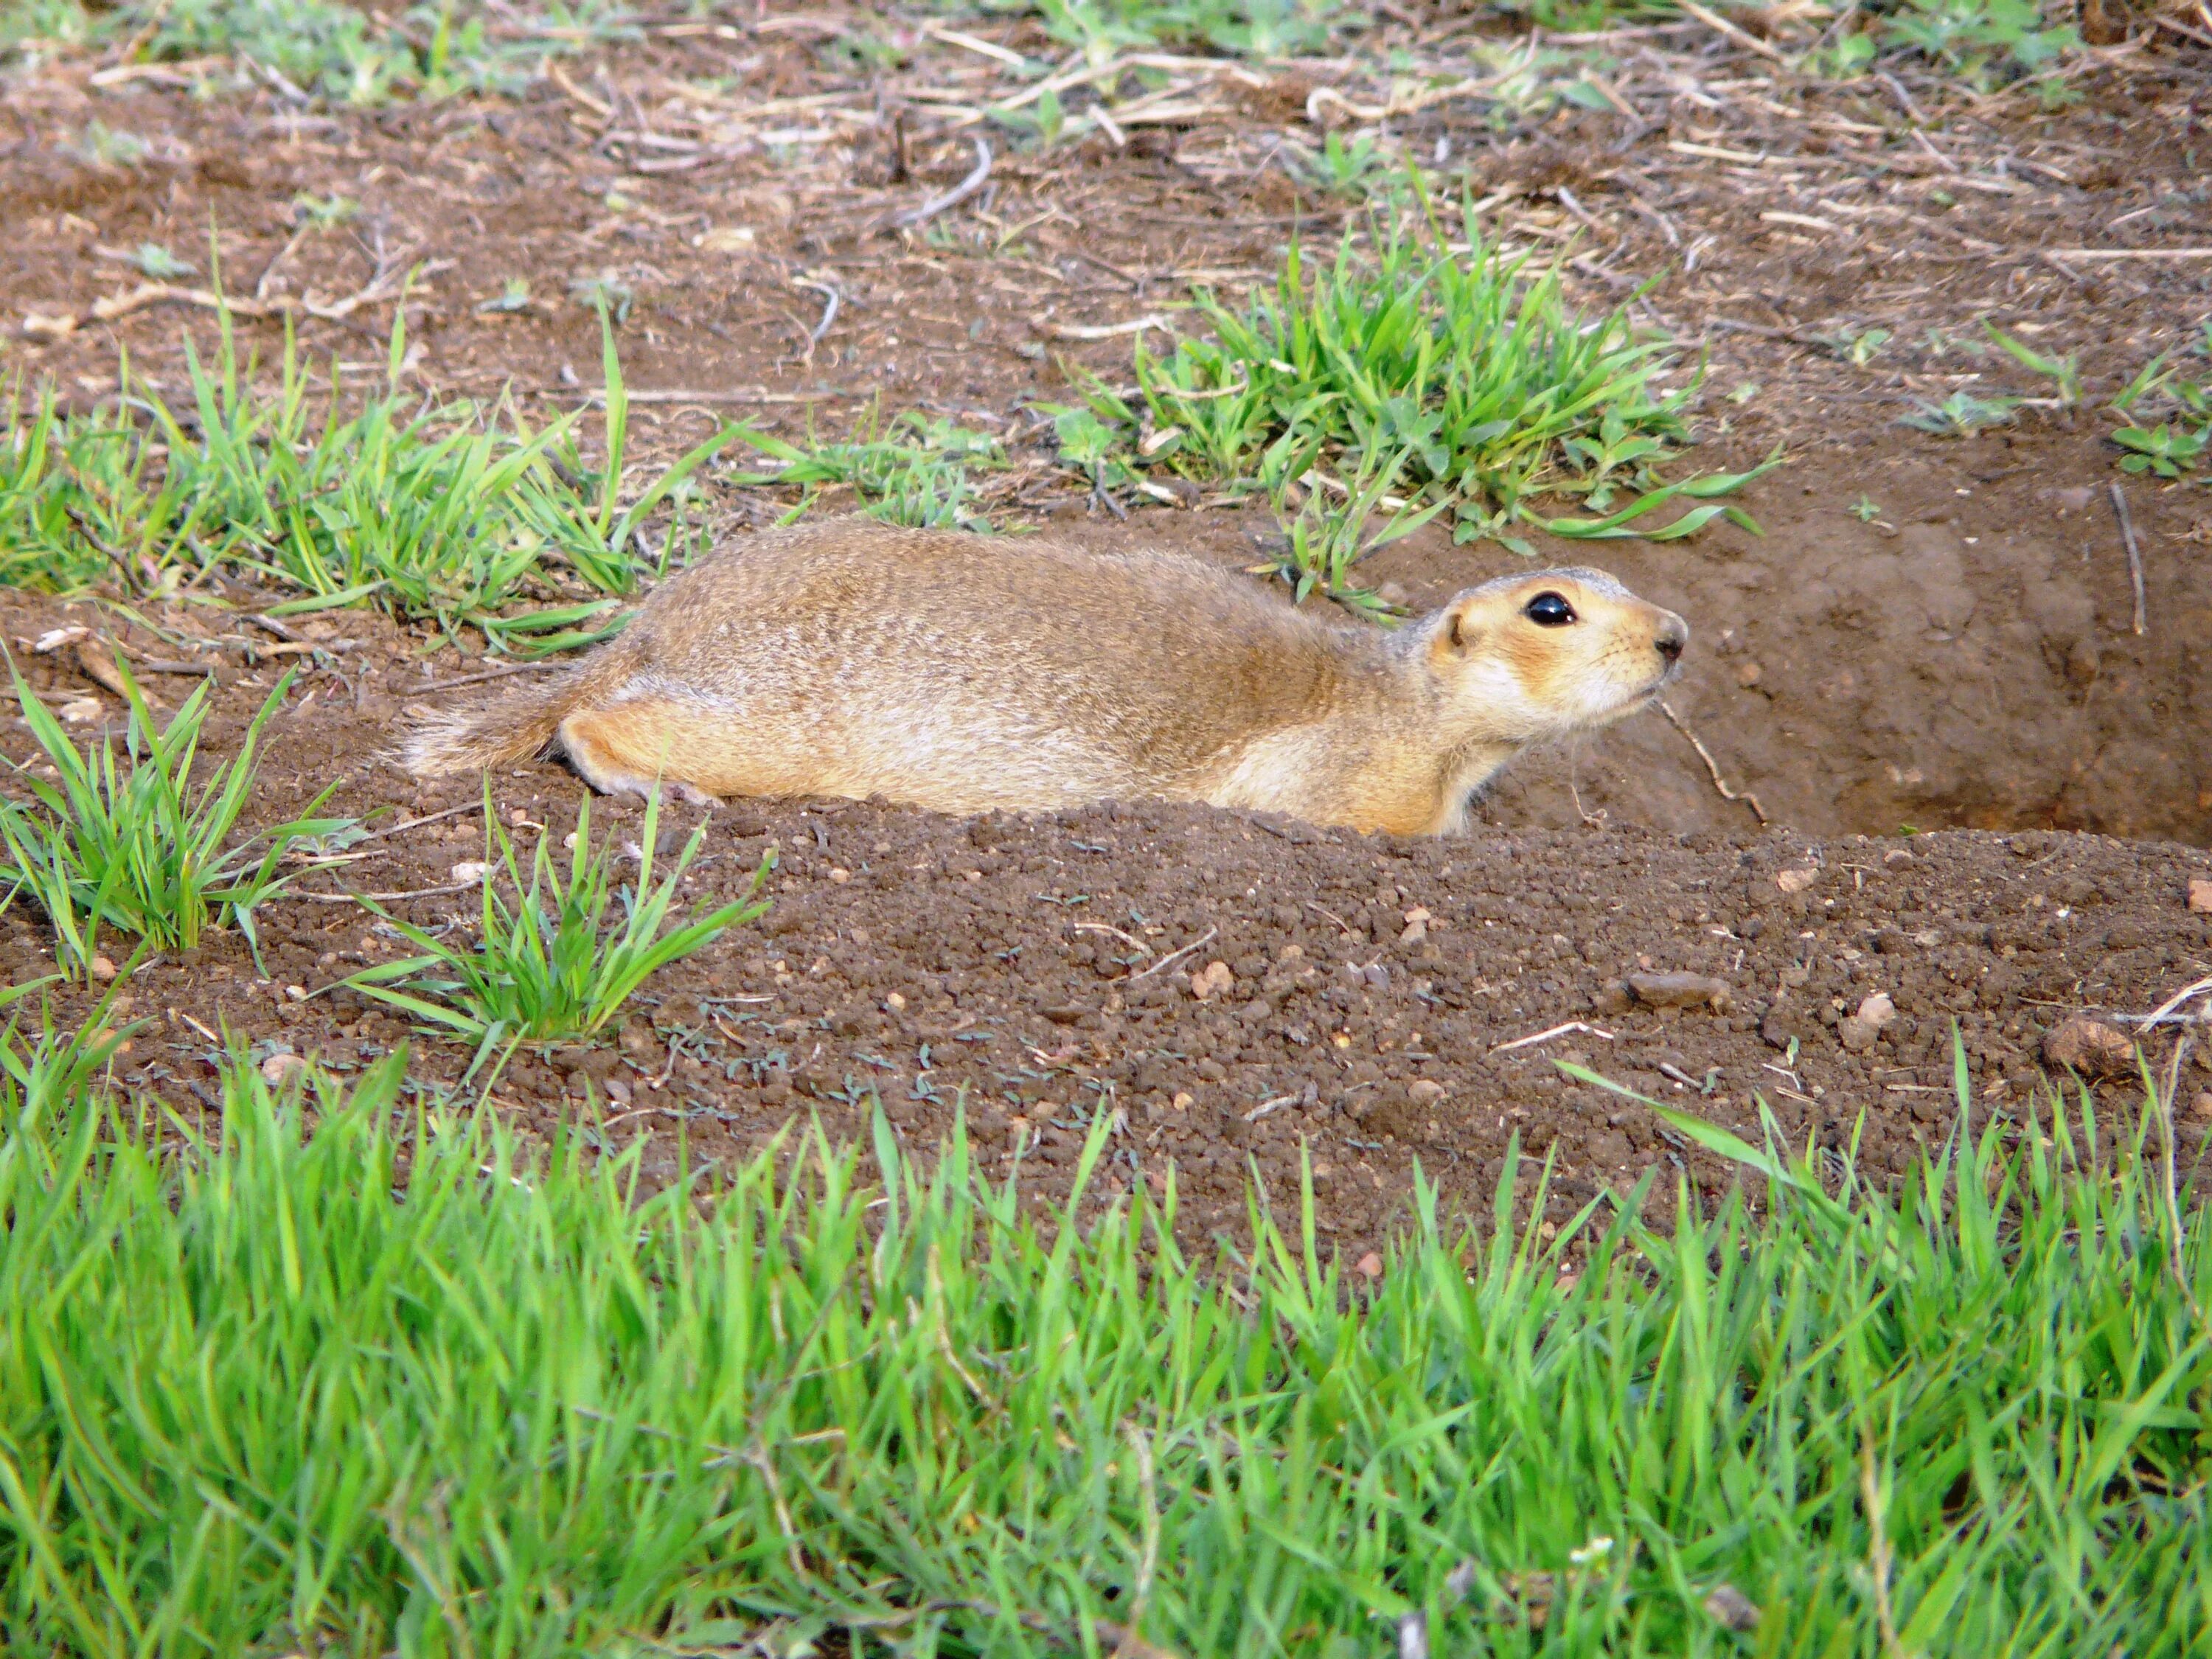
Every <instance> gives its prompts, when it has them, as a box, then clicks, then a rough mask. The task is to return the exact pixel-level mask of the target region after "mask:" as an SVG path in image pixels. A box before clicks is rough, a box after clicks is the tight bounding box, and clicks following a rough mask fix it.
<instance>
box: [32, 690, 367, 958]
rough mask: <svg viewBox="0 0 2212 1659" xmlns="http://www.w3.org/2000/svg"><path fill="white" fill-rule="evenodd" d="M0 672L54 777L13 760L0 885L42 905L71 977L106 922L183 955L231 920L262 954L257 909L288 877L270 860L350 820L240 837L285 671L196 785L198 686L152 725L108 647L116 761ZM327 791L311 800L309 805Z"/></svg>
mask: <svg viewBox="0 0 2212 1659" xmlns="http://www.w3.org/2000/svg"><path fill="white" fill-rule="evenodd" d="M115 671H116V674H117V676H118V679H119V682H120V684H122V686H123V689H124V691H125V696H126V697H127V698H128V700H129V702H130V721H129V725H128V727H127V729H126V731H125V737H124V741H123V753H122V755H121V756H120V757H118V754H117V752H116V744H115V741H114V739H113V738H111V737H106V736H103V737H101V738H98V739H97V740H96V741H95V742H94V743H93V744H88V746H87V747H86V748H84V749H83V750H79V749H78V748H77V746H76V744H75V743H73V742H71V741H70V738H69V736H68V734H67V733H66V732H64V731H63V730H62V727H61V724H60V722H59V721H58V720H55V718H54V716H53V714H52V712H51V711H49V710H48V709H47V708H46V704H45V703H44V702H41V701H40V698H39V696H38V694H37V693H36V692H34V691H33V690H31V688H30V687H29V685H27V684H25V682H24V679H23V677H22V674H21V671H19V670H17V669H16V668H15V665H14V664H13V662H10V663H9V673H10V674H11V675H12V676H13V677H14V679H15V700H16V702H17V703H18V704H19V705H20V706H21V708H22V711H23V723H24V725H25V726H27V727H28V728H29V730H30V733H31V737H32V739H33V741H34V742H35V743H36V744H38V746H39V749H40V751H41V752H42V753H43V754H44V756H45V757H46V769H50V770H51V771H52V774H53V781H52V782H48V781H46V779H44V778H42V777H40V776H39V775H37V773H36V771H34V770H33V769H28V768H19V769H18V772H19V774H20V775H21V781H22V782H23V784H24V786H25V787H27V788H28V789H29V791H30V793H31V796H32V799H31V800H29V801H27V802H23V801H14V800H0V850H4V862H0V883H4V884H6V885H7V888H8V893H7V898H8V899H12V898H14V897H15V896H17V895H27V896H29V897H30V898H31V899H32V900H33V901H34V902H36V903H37V904H38V905H39V907H40V908H41V909H42V910H44V911H45V912H46V917H47V920H48V921H51V922H52V925H53V928H54V933H55V935H56V949H55V957H56V959H57V961H58V963H59V964H60V965H61V967H62V968H63V969H64V971H65V972H67V973H68V974H69V975H70V976H71V977H73V978H74V977H82V975H84V974H85V973H87V972H88V971H89V970H90V969H91V966H92V963H93V959H94V957H95V956H97V955H98V954H99V949H100V933H101V930H102V929H104V928H112V929H114V930H115V931H116V932H118V933H126V934H129V935H131V936H132V937H134V938H137V939H141V940H143V942H144V944H145V945H147V946H148V947H149V948H151V949H154V950H158V951H169V950H178V951H187V950H190V949H191V948H192V947H193V946H194V945H197V944H198V943H199V941H200V935H201V933H203V932H204V930H205V929H207V928H208V927H222V926H232V927H236V928H237V929H238V930H239V932H240V933H242V934H243V935H244V936H245V938H246V943H247V945H249V946H251V947H252V950H253V951H254V954H255V957H256V959H257V960H258V957H259V955H260V948H261V947H260V940H259V938H258V934H257V933H256V932H255V930H254V925H253V914H254V910H255V908H256V907H258V905H260V904H262V903H263V902H265V901H267V900H268V899H270V898H271V897H273V896H276V894H278V893H280V892H282V891H283V889H284V887H285V884H287V883H288V882H289V880H290V879H291V877H292V875H293V874H294V873H296V872H287V871H284V870H283V869H282V868H280V866H281V865H282V864H283V862H284V860H285V859H286V856H287V854H290V853H292V852H293V851H294V850H295V848H299V847H300V846H301V843H303V842H313V841H315V840H317V839H319V838H320V837H323V836H331V835H334V834H337V833H338V832H340V831H342V830H343V829H346V828H347V827H348V824H349V820H346V819H343V818H318V817H312V816H310V817H301V818H295V819H294V820H293V821H291V822H290V823H281V824H277V825H276V826H275V827H273V828H271V829H258V830H255V831H253V832H252V834H250V835H247V836H242V837H240V836H237V835H236V833H235V832H236V830H237V828H238V822H239V819H240V817H241V816H242V815H243V814H244V812H245V811H246V802H247V801H248V800H249V799H252V793H253V781H254V774H255V772H256V769H257V765H258V763H257V761H256V758H255V750H256V749H257V747H258V744H259V742H260V738H261V731H262V728H263V727H264V726H266V725H267V724H268V723H269V720H270V716H271V715H272V714H275V713H276V710H277V709H278V708H282V707H283V702H284V698H285V696H286V694H287V693H288V692H289V691H290V690H291V688H292V676H291V675H289V674H287V675H286V676H285V677H284V678H283V679H282V680H281V681H279V682H278V684H277V686H276V690H273V691H271V692H270V694H269V700H268V701H267V702H264V704H262V706H261V712H260V713H259V714H256V715H255V716H254V717H253V720H252V723H251V724H250V725H248V726H247V727H246V735H245V737H244V738H243V740H242V741H241V742H240V745H239V748H238V751H237V752H236V753H235V754H234V755H233V756H232V757H230V758H229V759H228V761H225V762H223V763H222V764H220V765H218V766H216V768H215V769H214V770H213V774H212V775H210V776H208V777H207V780H206V781H205V782H204V784H202V785H201V786H200V787H198V788H197V789H195V788H194V787H193V776H192V774H193V769H194V766H195V764H196V763H197V758H198V750H199V738H200V726H201V725H202V723H203V722H204V720H205V719H206V717H207V709H208V696H209V690H208V683H207V682H205V681H203V682H202V683H201V684H200V685H199V686H198V687H197V688H196V689H195V690H193V692H192V694H191V696H189V697H187V698H185V702H184V704H183V706H182V707H181V708H179V709H178V710H177V712H176V714H174V715H173V716H172V717H171V718H170V720H169V722H168V724H167V726H164V727H162V728H161V729H160V730H159V731H156V730H155V724H154V716H153V711H152V710H151V709H150V708H148V706H147V703H146V699H145V697H144V695H143V693H142V692H141V691H140V690H139V689H138V684H137V680H135V679H134V678H132V677H131V667H130V665H129V664H128V663H127V662H125V660H124V659H122V658H121V657H120V656H119V655H118V657H117V658H116V659H115ZM333 787H335V786H333ZM329 794H330V791H329V790H325V791H324V792H323V793H322V794H321V795H319V796H318V797H316V799H315V800H314V801H313V804H311V805H309V807H308V808H307V811H308V812H309V813H310V814H312V813H313V811H314V810H315V808H316V807H318V806H320V805H322V803H323V801H324V800H325V799H328V798H329ZM4 902H6V900H4V899H0V903H4Z"/></svg>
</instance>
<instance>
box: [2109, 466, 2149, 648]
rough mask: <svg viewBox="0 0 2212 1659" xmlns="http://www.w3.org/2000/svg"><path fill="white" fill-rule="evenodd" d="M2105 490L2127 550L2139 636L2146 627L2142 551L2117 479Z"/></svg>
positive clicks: (2125, 495) (2125, 492)
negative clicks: (2109, 491)
mask: <svg viewBox="0 0 2212 1659" xmlns="http://www.w3.org/2000/svg"><path fill="white" fill-rule="evenodd" d="M2106 488H2107V489H2110V490H2111V491H2112V515H2113V516H2114V517H2115V518H2117V519H2118V520H2119V521H2120V540H2121V541H2122V542H2124V544H2126V546H2127V550H2128V585H2129V586H2130V587H2132V588H2133V589H2134V590H2135V596H2136V635H2138V636H2140V635H2142V631H2143V629H2144V627H2145V625H2146V620H2145V618H2144V616H2143V568H2142V548H2141V547H2139V546H2137V545H2136V525H2135V520H2134V519H2133V517H2131V516H2130V513H2129V512H2128V495H2127V491H2125V490H2124V489H2121V488H2120V484H2119V480H2118V479H2117V478H2115V479H2114V480H2113V481H2112V483H2110V484H2109V485H2107V486H2106Z"/></svg>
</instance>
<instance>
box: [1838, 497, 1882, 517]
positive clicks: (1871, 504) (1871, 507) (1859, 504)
mask: <svg viewBox="0 0 2212 1659" xmlns="http://www.w3.org/2000/svg"><path fill="white" fill-rule="evenodd" d="M1844 511H1845V512H1847V513H1850V515H1851V517H1853V518H1854V519H1857V520H1858V521H1859V522H1860V523H1861V524H1872V523H1873V522H1874V521H1875V520H1876V519H1879V518H1880V517H1881V507H1878V506H1877V505H1875V499H1874V497H1873V496H1871V495H1867V494H1866V493H1865V492H1864V491H1861V492H1860V495H1859V498H1858V500H1857V501H1853V502H1852V503H1851V504H1850V507H1846V508H1845V509H1844Z"/></svg>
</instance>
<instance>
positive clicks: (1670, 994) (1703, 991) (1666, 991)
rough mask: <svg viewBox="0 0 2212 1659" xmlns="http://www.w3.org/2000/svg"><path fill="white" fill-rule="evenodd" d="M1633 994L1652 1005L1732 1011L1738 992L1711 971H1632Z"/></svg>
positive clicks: (1628, 981)
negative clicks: (1690, 972)
mask: <svg viewBox="0 0 2212 1659" xmlns="http://www.w3.org/2000/svg"><path fill="white" fill-rule="evenodd" d="M1626 984H1627V986H1628V991H1629V994H1630V995H1632V996H1633V997H1634V998H1635V999H1636V1000H1638V1002H1641V1003H1643V1004H1644V1005H1645V1006H1648V1007H1652V1008H1700V1007H1703V1008H1711V1010H1712V1011H1713V1012H1715V1013H1717V1014H1724V1013H1726V1012H1728V1011H1729V1007H1730V1006H1732V1005H1733V1003H1734V1000H1735V998H1734V994H1732V993H1731V992H1730V990H1729V982H1728V981H1726V980H1724V979H1717V978H1715V977H1714V976H1713V975H1711V974H1631V975H1629V976H1628V978H1627V981H1626Z"/></svg>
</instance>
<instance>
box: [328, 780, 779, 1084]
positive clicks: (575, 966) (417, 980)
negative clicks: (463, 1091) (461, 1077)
mask: <svg viewBox="0 0 2212 1659" xmlns="http://www.w3.org/2000/svg"><path fill="white" fill-rule="evenodd" d="M484 825H485V831H484V838H485V848H484V868H483V915H482V921H481V931H480V933H479V935H478V943H477V947H476V948H475V949H474V950H463V949H461V948H459V947H458V946H456V945H452V944H450V943H448V942H447V939H445V937H444V936H443V935H442V934H439V933H428V932H427V931H425V930H424V929H422V928H420V927H416V926H414V925H413V924H412V923H410V922H406V921H400V920H399V919H398V918H397V917H395V916H393V915H392V914H391V912H389V911H388V910H386V909H385V908H383V907H382V906H381V905H380V904H379V903H377V902H375V901H374V899H363V900H362V903H363V904H364V905H366V906H367V907H368V908H369V909H371V910H374V911H375V912H376V914H377V915H380V916H382V917H384V919H385V920H386V921H388V922H389V923H391V925H392V928H393V930H394V931H395V932H397V933H398V934H399V935H400V937H401V938H403V939H406V940H407V942H408V943H409V944H410V945H414V946H415V947H416V950H417V951H420V952H421V953H422V954H420V955H418V956H413V957H406V958H404V959H403V960H401V961H398V962H387V963H378V964H377V965H376V966H375V967H374V968H368V969H363V970H362V972H360V973H357V974H355V975H351V976H350V977H349V978H347V979H345V980H343V981H340V982H341V983H342V984H343V985H345V986H347V987H350V988H352V989H354V990H356V991H358V992H359V993H360V994H362V995H363V996H367V997H370V998H373V999H374V1000H377V1001H379V1002H382V1003H385V1004H387V1005H389V1006H392V1007H394V1008H398V1009H402V1010H404V1011H405V1012H408V1013H411V1014H414V1015H416V1017H417V1018H421V1019H422V1020H423V1021H424V1022H426V1024H427V1028H428V1030H433V1031H443V1032H446V1033H447V1034H449V1035H452V1036H458V1037H459V1038H461V1039H462V1040H463V1041H465V1042H473V1043H475V1044H476V1046H477V1052H476V1057H475V1059H474V1060H472V1061H471V1065H470V1072H471V1075H473V1074H474V1073H475V1071H476V1069H477V1067H479V1066H482V1065H483V1062H484V1060H486V1059H487V1058H488V1057H489V1055H490V1054H491V1053H492V1051H493V1050H494V1049H495V1048H499V1047H500V1046H501V1044H502V1043H504V1044H506V1045H507V1048H508V1050H509V1051H510V1052H511V1051H512V1049H513V1047H514V1045H516V1044H518V1043H520V1042H550V1041H552V1040H554V1039H556V1038H561V1037H580V1036H593V1035H595V1034H596V1033H598V1032H599V1031H600V1030H603V1029H604V1028H605V1026H606V1024H608V1022H609V1021H611V1020H612V1019H613V1018H615V1016H616V1015H617V1013H619V1012H621V1010H622V1006H623V1003H624V1002H625V1001H626V1000H629V994H630V993H631V992H633V991H635V990H636V989H637V987H639V986H640V985H641V984H643V983H644V982H645V981H646V980H647V978H648V977H650V976H651V975H653V973H655V972H656V971H658V970H659V969H662V968H664V967H665V966H667V965H668V963H671V962H674V961H677V960H678V958H680V957H686V956H689V955H690V953H691V952H692V951H696V950H697V949H698V948H699V947H700V946H701V945H704V944H706V943H708V941H709V940H710V939H714V938H716V937H717V936H719V935H720V933H723V932H725V931H726V929H728V928H731V927H737V926H738V925H740V924H742V923H744V922H748V921H752V920H754V919H755V918H756V917H757V916H759V915H762V914H763V912H765V911H766V910H767V908H768V906H767V904H766V903H765V902H758V895H759V893H760V890H761V889H762V888H763V886H764V885H765V884H767V881H768V875H769V871H770V870H772V869H773V868H775V859H774V856H773V855H772V854H771V855H770V856H769V857H767V858H764V859H763V860H762V861H761V864H760V867H759V868H758V869H757V870H756V871H755V872H753V879H752V892H751V894H750V896H748V897H747V898H744V899H739V900H737V901H735V902H732V903H729V904H726V905H723V906H721V907H720V908H719V909H715V910H713V911H710V912H708V913H707V914H705V915H698V914H696V912H695V913H694V915H692V917H691V919H690V921H686V922H684V924H683V925H682V926H681V927H675V928H672V929H671V930H669V931H668V932H665V933H664V932H662V926H663V924H664V923H665V921H667V919H668V914H669V911H670V909H671V908H672V907H673V905H674V904H675V902H676V890H677V888H678V885H679V884H681V883H682V881H683V879H684V873H685V872H687V871H688V870H690V868H691V865H692V860H694V859H696V857H697V856H698V854H699V848H700V845H701V843H702V842H704V841H705V839H706V836H707V829H706V826H705V825H704V824H702V825H700V826H699V828H697V829H694V830H693V831H692V832H691V838H690V841H688V842H685V843H684V850H683V852H682V853H680V854H678V856H677V860H676V862H675V865H674V866H673V867H671V869H670V871H669V872H668V875H667V878H666V879H665V880H664V881H663V882H662V883H661V884H660V885H659V887H658V888H656V887H654V886H653V859H654V854H655V851H656V847H657V842H658V840H659V828H660V803H659V798H658V797H656V798H655V799H653V800H652V801H650V802H649V803H647V806H646V810H645V824H644V828H643V829H642V830H641V834H640V836H639V842H638V847H637V851H636V856H637V859H638V872H637V885H636V887H635V890H632V889H629V888H627V887H618V886H617V882H616V880H615V860H614V856H613V851H614V849H612V848H610V847H609V846H607V845H606V844H605V842H602V843H601V844H600V845H599V847H597V848H594V847H593V846H592V803H591V799H590V797H589V796H586V797H585V798H584V799H583V800H582V802H581V803H580V805H579V806H578V807H577V811H576V831H575V834H574V836H573V837H572V838H571V839H572V840H573V842H574V846H573V848H572V849H571V852H570V857H569V861H568V878H567V879H566V880H565V881H564V880H563V879H562V875H561V872H560V870H559V867H558V866H557V864H556V861H555V860H554V857H553V854H552V851H551V848H550V845H549V842H550V833H551V832H550V830H541V831H540V832H539V834H538V846H537V849H536V851H535V852H534V853H533V854H532V858H531V861H530V886H529V890H528V891H524V890H523V884H522V872H521V868H520V865H519V864H518V862H517V860H516V858H515V851H514V842H513V837H512V836H509V835H508V834H507V829H506V828H505V826H503V825H502V824H501V823H500V822H499V817H498V814H497V813H496V812H495V811H493V810H492V804H491V785H490V782H489V780H487V781H486V782H485V785H484ZM501 877H504V878H506V883H507V886H508V887H509V888H510V889H512V890H513V892H514V894H515V896H516V902H514V903H513V904H509V903H508V902H507V900H506V899H505V898H504V897H502V896H501V893H500V890H499V884H500V879H501ZM617 905H619V908H620V912H621V914H620V916H619V918H617V916H616V915H615V914H614V912H615V911H616V909H617Z"/></svg>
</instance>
